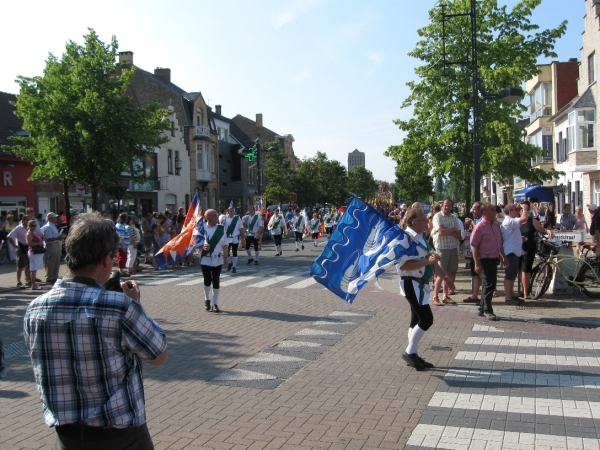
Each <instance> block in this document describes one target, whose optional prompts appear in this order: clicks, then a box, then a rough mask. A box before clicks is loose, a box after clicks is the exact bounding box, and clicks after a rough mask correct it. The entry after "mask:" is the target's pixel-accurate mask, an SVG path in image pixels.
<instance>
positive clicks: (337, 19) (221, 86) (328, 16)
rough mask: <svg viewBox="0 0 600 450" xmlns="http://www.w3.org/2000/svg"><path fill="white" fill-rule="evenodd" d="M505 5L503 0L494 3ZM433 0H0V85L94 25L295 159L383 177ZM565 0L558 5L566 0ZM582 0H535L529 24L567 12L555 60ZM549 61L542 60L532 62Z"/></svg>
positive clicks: (578, 19) (571, 50)
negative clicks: (272, 137)
mask: <svg viewBox="0 0 600 450" xmlns="http://www.w3.org/2000/svg"><path fill="white" fill-rule="evenodd" d="M499 2H500V3H502V4H507V5H509V6H512V5H514V4H515V3H516V1H515V0H499ZM436 3H437V0H418V1H416V0H379V1H368V0H362V1H356V0H255V1H250V0H218V1H214V0H212V1H205V0H170V1H168V2H166V1H156V0H144V1H138V0H120V1H119V0H104V1H103V2H85V1H81V0H78V1H61V0H57V1H53V2H49V1H47V0H44V1H39V0H33V1H29V2H27V3H26V4H23V3H19V2H3V4H2V6H0V14H1V15H2V17H4V18H5V20H4V21H3V22H4V23H3V26H2V27H0V42H3V45H2V46H0V60H2V61H3V64H2V69H1V70H0V91H4V92H11V93H17V89H18V86H17V85H16V84H15V82H14V80H15V78H16V77H17V76H18V75H23V76H35V75H41V74H42V71H43V68H44V61H45V59H46V58H47V56H48V53H49V52H51V53H53V54H55V55H57V56H60V55H61V54H62V53H63V50H64V47H65V43H66V42H67V41H68V40H74V41H76V42H79V43H81V42H82V36H83V35H84V34H87V28H88V27H90V28H94V29H95V30H96V31H97V32H98V33H99V35H100V38H101V39H102V40H103V41H104V42H109V41H110V39H111V36H113V35H114V36H116V37H117V39H118V41H119V50H121V51H124V50H130V51H133V52H134V64H135V65H137V66H138V67H141V68H142V69H144V70H148V71H153V70H154V68H156V67H168V68H170V69H171V81H173V82H174V83H175V84H177V85H178V86H180V87H181V88H183V89H185V90H187V91H189V92H193V91H200V92H202V95H203V96H204V99H205V100H206V101H207V103H208V104H209V105H211V106H213V107H214V105H222V108H223V110H222V112H223V115H225V116H227V117H233V116H235V115H236V114H242V115H244V116H246V117H249V118H254V117H255V115H256V113H262V114H263V120H264V125H265V126H266V127H268V128H270V129H271V130H273V131H275V132H277V133H280V134H288V133H291V134H292V135H293V136H294V138H295V143H294V150H295V152H296V155H297V156H299V157H300V158H303V157H312V156H314V155H315V153H316V152H317V151H318V150H320V151H324V152H326V153H327V156H328V157H329V158H330V159H337V160H338V161H340V162H341V163H343V164H344V165H346V163H347V155H348V153H349V152H351V151H353V150H354V149H356V148H357V149H359V150H360V151H363V152H365V153H366V166H367V169H369V170H371V171H372V172H373V174H374V176H375V178H376V179H385V180H388V181H394V166H395V163H394V162H393V161H392V160H391V159H389V158H387V157H385V156H383V152H384V151H385V150H386V149H387V148H388V147H389V146H390V145H396V144H400V143H401V142H402V137H403V135H402V133H401V132H400V131H399V130H398V129H397V127H396V126H395V125H394V124H393V120H394V119H397V118H408V117H410V111H407V110H401V109H400V105H401V103H402V101H403V100H404V99H405V98H406V96H407V95H408V89H407V87H406V82H408V81H410V80H414V79H415V78H416V77H415V75H414V71H413V69H414V67H415V66H416V65H418V61H416V60H414V59H412V58H409V57H408V56H407V53H408V52H409V51H410V50H412V49H413V48H414V46H415V43H416V42H417V39H418V36H417V29H418V28H420V27H423V26H425V25H426V24H427V23H428V10H429V9H430V8H432V7H434V5H435V4H436ZM567 4H568V5H569V7H568V8H566V7H565V6H566V5H567ZM585 4H586V3H585V1H584V0H542V4H541V5H540V6H539V7H538V8H537V10H536V13H535V15H534V17H533V19H532V21H533V22H534V23H538V24H539V25H540V27H541V28H550V27H555V26H557V25H558V24H559V22H560V21H561V20H563V19H567V20H568V21H569V25H568V31H567V34H566V35H565V36H564V37H563V38H562V39H561V40H560V41H559V42H558V43H557V46H556V52H557V53H558V58H557V59H558V60H560V61H566V60H568V59H569V58H574V57H576V58H578V59H580V48H581V45H582V41H581V33H582V31H583V19H582V18H583V15H584V13H585ZM540 62H549V61H540Z"/></svg>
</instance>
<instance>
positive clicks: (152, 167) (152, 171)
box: [144, 153, 156, 178]
mask: <svg viewBox="0 0 600 450" xmlns="http://www.w3.org/2000/svg"><path fill="white" fill-rule="evenodd" d="M144 174H145V175H146V178H155V177H156V154H155V153H148V154H147V155H146V159H144Z"/></svg>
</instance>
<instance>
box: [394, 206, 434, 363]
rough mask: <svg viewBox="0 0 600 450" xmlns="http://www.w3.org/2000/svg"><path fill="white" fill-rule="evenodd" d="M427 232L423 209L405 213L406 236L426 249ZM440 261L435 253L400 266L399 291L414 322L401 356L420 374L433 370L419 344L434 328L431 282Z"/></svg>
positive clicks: (417, 257) (411, 320) (411, 322)
mask: <svg viewBox="0 0 600 450" xmlns="http://www.w3.org/2000/svg"><path fill="white" fill-rule="evenodd" d="M426 230H427V216H426V215H425V213H424V212H423V210H422V209H418V208H413V209H409V210H408V211H407V212H406V233H407V234H409V235H410V236H411V238H412V239H413V240H414V241H417V242H418V243H420V244H421V245H423V246H425V247H427V243H426V242H425V240H424V239H423V233H424V232H425V231H426ZM439 260H440V256H439V255H438V254H436V253H429V255H428V256H426V257H425V258H423V257H421V256H416V257H414V258H413V259H411V260H409V261H406V262H405V263H404V264H402V265H401V266H400V268H399V269H400V270H399V271H398V272H399V274H400V291H401V293H402V295H403V296H404V297H405V298H406V300H407V301H408V303H409V304H410V311H411V319H410V327H409V329H408V346H407V347H406V351H405V352H404V353H402V359H404V360H405V361H406V363H407V364H408V365H409V366H411V367H414V368H415V369H416V370H418V371H421V370H424V369H432V368H433V364H431V363H428V362H427V361H425V360H424V359H423V358H421V357H420V356H419V342H421V340H422V339H423V336H424V335H425V332H426V331H427V330H428V329H429V328H430V327H431V325H433V314H432V312H431V307H430V306H429V291H430V287H429V281H430V280H431V279H432V278H433V275H434V270H433V267H434V266H433V264H435V263H436V262H437V261H439Z"/></svg>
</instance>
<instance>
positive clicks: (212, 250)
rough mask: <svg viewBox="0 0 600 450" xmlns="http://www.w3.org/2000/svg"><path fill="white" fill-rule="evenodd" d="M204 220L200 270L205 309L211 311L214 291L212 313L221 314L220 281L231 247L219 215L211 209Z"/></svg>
mask: <svg viewBox="0 0 600 450" xmlns="http://www.w3.org/2000/svg"><path fill="white" fill-rule="evenodd" d="M204 219H205V220H206V224H205V225H204V232H205V236H204V239H205V241H204V245H203V246H202V253H201V254H200V269H202V275H203V277H204V307H205V309H206V310H207V311H210V310H211V290H212V311H213V312H215V313H219V312H221V310H220V309H219V289H220V286H219V280H220V277H221V268H222V267H223V264H226V265H227V264H228V263H229V255H228V253H229V245H228V244H227V238H226V237H225V227H223V225H221V224H219V213H218V212H217V211H216V210H214V209H209V210H207V211H206V213H205V214H204ZM211 285H212V289H211Z"/></svg>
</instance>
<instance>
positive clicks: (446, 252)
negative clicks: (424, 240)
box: [431, 198, 462, 306]
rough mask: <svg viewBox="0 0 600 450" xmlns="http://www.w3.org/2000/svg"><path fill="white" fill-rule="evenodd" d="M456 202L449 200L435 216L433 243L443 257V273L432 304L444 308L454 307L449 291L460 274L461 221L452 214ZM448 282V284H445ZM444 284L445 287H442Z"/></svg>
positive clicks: (437, 284)
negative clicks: (439, 294) (442, 295)
mask: <svg viewBox="0 0 600 450" xmlns="http://www.w3.org/2000/svg"><path fill="white" fill-rule="evenodd" d="M453 207H454V202H453V201H452V199H450V198H447V199H445V200H444V202H443V203H442V210H441V211H440V212H439V213H437V214H436V215H435V216H433V229H432V231H431V234H432V235H433V243H434V246H435V250H436V253H438V254H439V255H440V256H441V259H440V261H441V269H442V270H441V271H440V273H439V275H438V276H437V277H436V279H435V284H434V287H433V299H432V300H431V304H432V305H434V306H442V304H447V305H454V304H456V302H455V301H454V300H452V299H451V298H450V296H449V294H448V289H449V288H452V287H453V286H454V279H455V277H456V272H458V246H459V244H460V239H461V238H462V234H461V231H460V230H461V229H460V223H459V222H460V220H459V219H458V217H456V216H454V215H453V214H452V208H453ZM444 281H447V283H443V282H444ZM442 284H443V287H442ZM440 288H442V292H443V294H444V298H443V300H442V302H441V303H440V301H439V299H438V292H439V290H440Z"/></svg>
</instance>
